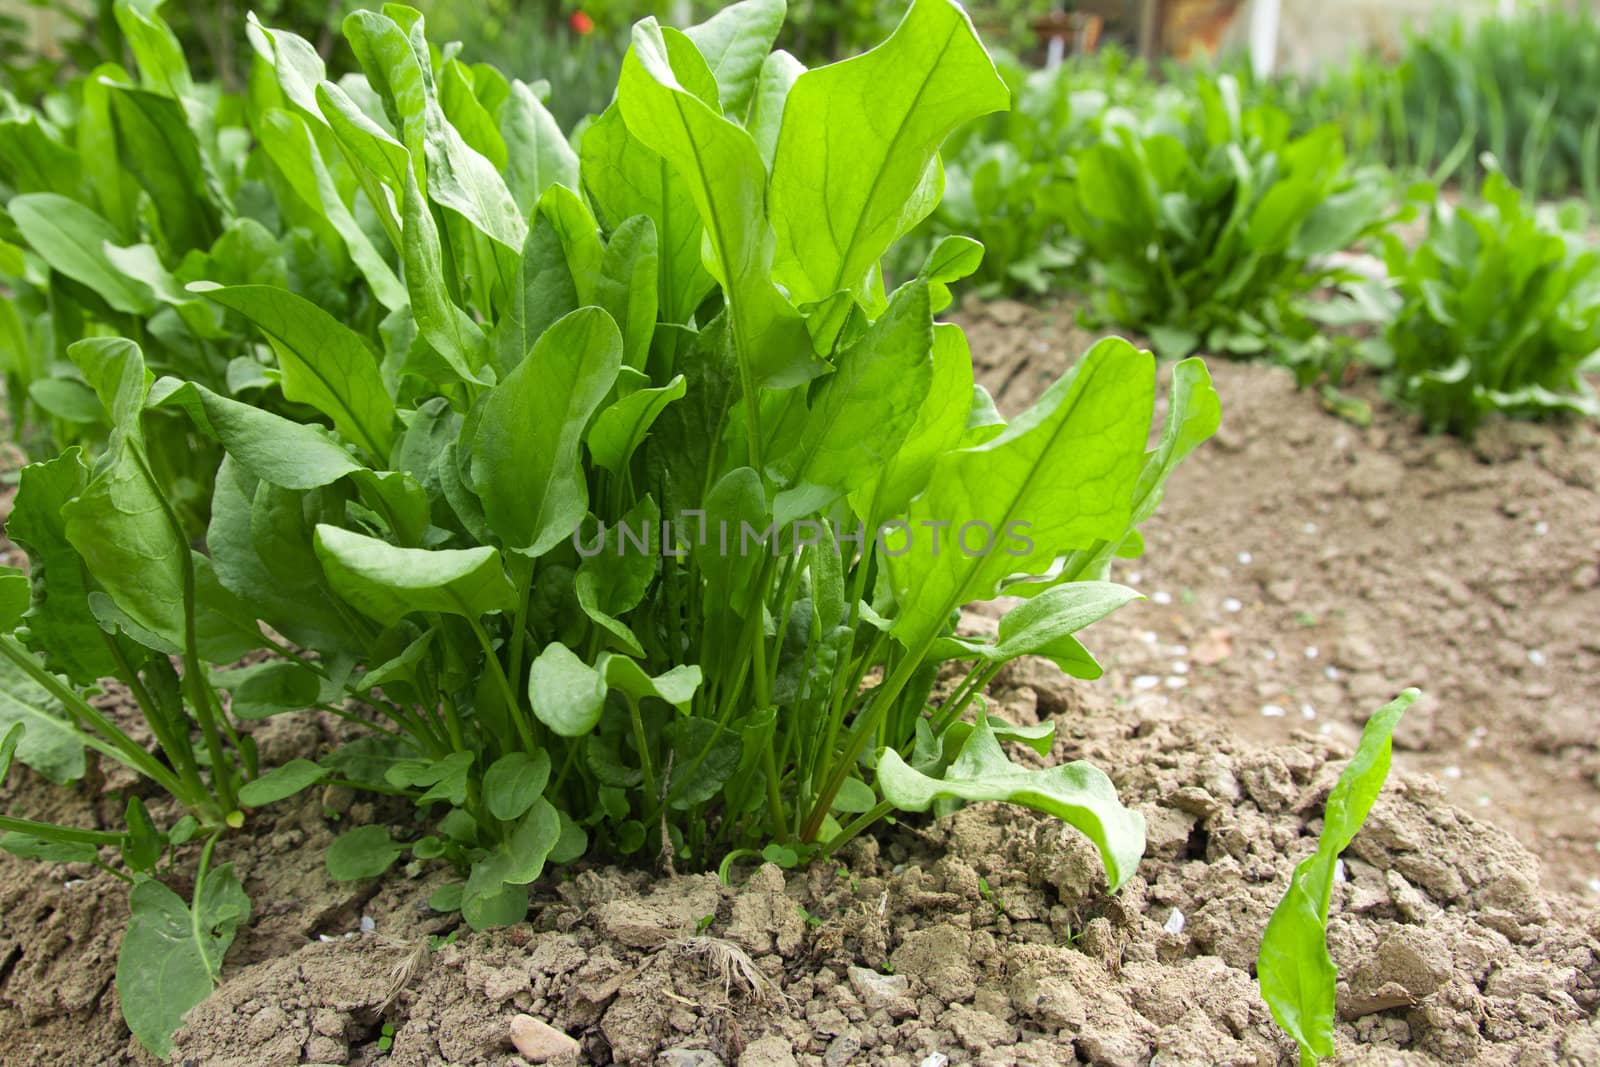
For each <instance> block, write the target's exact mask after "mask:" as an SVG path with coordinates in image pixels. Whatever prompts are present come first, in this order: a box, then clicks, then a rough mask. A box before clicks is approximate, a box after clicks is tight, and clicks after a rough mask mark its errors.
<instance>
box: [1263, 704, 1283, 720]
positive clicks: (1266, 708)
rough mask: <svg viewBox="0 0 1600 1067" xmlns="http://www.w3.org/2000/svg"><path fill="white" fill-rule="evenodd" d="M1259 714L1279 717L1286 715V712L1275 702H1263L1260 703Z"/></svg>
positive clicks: (1274, 717)
mask: <svg viewBox="0 0 1600 1067" xmlns="http://www.w3.org/2000/svg"><path fill="white" fill-rule="evenodd" d="M1261 714H1262V716H1263V717H1264V718H1268V719H1281V718H1283V717H1284V716H1285V715H1287V714H1288V712H1286V711H1284V710H1283V708H1281V707H1279V706H1278V705H1277V704H1263V705H1261Z"/></svg>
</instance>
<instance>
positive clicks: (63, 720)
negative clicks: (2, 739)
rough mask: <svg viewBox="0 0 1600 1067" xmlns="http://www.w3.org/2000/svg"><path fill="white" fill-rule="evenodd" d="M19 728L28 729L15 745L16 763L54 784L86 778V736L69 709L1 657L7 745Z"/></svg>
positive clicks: (0, 720) (0, 698)
mask: <svg viewBox="0 0 1600 1067" xmlns="http://www.w3.org/2000/svg"><path fill="white" fill-rule="evenodd" d="M0 640H4V639H3V638H0ZM12 647H15V646H12ZM17 727H24V728H25V729H26V732H25V733H23V734H22V735H21V738H20V740H18V741H16V747H15V750H14V751H15V753H16V758H17V759H19V760H21V761H22V762H23V763H25V764H27V765H28V766H29V767H32V768H33V769H34V770H35V771H38V772H39V773H40V774H42V775H44V776H45V777H46V778H48V779H50V780H51V781H52V782H72V781H76V780H78V779H79V778H82V777H83V770H84V762H83V735H82V734H80V733H79V732H78V729H77V728H76V727H75V726H73V724H72V720H71V718H70V717H69V716H68V713H67V709H66V708H64V707H62V706H61V702H60V701H59V700H57V699H56V698H55V697H53V696H51V695H50V694H49V693H48V692H47V691H46V690H45V688H44V687H43V686H41V685H40V684H39V683H38V682H36V681H34V680H33V679H32V678H30V677H28V676H27V675H26V674H24V673H23V671H22V668H21V667H19V666H17V665H16V664H15V663H13V662H12V661H11V659H10V658H9V657H0V734H4V735H6V741H7V743H8V744H10V743H11V742H12V741H13V738H12V736H11V731H12V730H13V729H15V728H17Z"/></svg>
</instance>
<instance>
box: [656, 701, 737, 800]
mask: <svg viewBox="0 0 1600 1067" xmlns="http://www.w3.org/2000/svg"><path fill="white" fill-rule="evenodd" d="M667 738H668V740H669V741H670V742H671V744H672V749H673V753H674V760H673V766H674V768H676V769H677V771H680V772H682V773H676V772H675V773H674V774H673V775H672V787H671V790H670V792H669V793H668V794H667V803H668V804H669V805H671V806H672V807H673V808H674V809H676V810H678V811H687V810H688V809H689V808H692V807H694V806H695V805H697V804H704V803H705V802H706V801H708V800H710V799H711V798H712V797H714V796H716V795H717V794H718V793H720V792H722V787H723V786H724V785H726V784H727V783H728V781H729V780H730V779H731V778H732V777H733V776H734V774H735V773H736V772H737V771H738V770H739V761H740V757H741V756H742V755H743V754H744V743H743V741H742V740H741V739H740V737H739V734H738V733H737V732H736V731H734V730H721V731H719V730H718V729H717V724H716V723H715V722H713V721H712V720H711V719H703V718H700V717H698V716H690V717H688V718H682V719H676V720H674V721H673V723H672V725H671V726H669V727H667ZM708 746H709V747H708ZM702 752H703V753H704V754H705V758H704V759H699V757H700V755H701V753H702ZM696 760H699V762H698V763H696ZM690 768H693V769H694V773H693V774H690V773H688V772H689V769H690Z"/></svg>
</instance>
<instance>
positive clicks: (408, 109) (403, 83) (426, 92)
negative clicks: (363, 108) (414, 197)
mask: <svg viewBox="0 0 1600 1067" xmlns="http://www.w3.org/2000/svg"><path fill="white" fill-rule="evenodd" d="M344 36H345V40H347V41H348V42H349V43H350V50H351V51H352V52H354V53H355V57H356V61H357V62H358V63H360V64H361V69H362V70H363V71H364V72H365V73H366V75H367V81H368V83H370V84H371V86H372V88H373V89H374V90H375V91H376V92H377V94H378V97H379V99H381V100H382V101H383V110H384V113H385V114H386V115H387V116H388V118H389V124H390V126H391V127H392V128H393V129H395V130H397V131H399V135H400V143H401V144H402V145H404V146H405V149H406V151H407V152H408V153H409V154H410V162H411V167H412V168H413V172H414V173H415V175H416V177H417V179H418V180H419V181H421V180H423V177H424V175H425V173H426V171H425V169H424V168H425V166H426V164H425V162H424V161H425V160H426V158H427V157H426V154H425V151H426V150H425V148H424V147H423V145H424V129H425V127H426V124H427V112H428V98H429V96H430V94H431V92H432V84H431V83H432V79H433V75H432V72H431V71H430V70H429V69H428V67H427V65H426V63H425V62H419V60H418V58H417V53H416V51H415V49H414V48H413V47H412V44H411V41H410V40H409V39H408V38H407V37H406V34H405V31H404V30H402V29H401V28H400V26H399V24H398V23H396V22H395V21H394V20H393V19H391V18H388V17H387V16H386V15H383V14H379V13H378V12H376V11H362V10H357V11H352V12H351V13H350V14H349V15H347V16H345V20H344ZM399 191H400V187H399V186H396V187H395V192H396V194H397V195H398V193H399ZM430 191H431V189H430Z"/></svg>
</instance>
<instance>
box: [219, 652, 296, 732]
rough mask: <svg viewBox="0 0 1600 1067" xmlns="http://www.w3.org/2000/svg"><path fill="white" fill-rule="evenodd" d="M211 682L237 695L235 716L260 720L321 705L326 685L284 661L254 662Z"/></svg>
mask: <svg viewBox="0 0 1600 1067" xmlns="http://www.w3.org/2000/svg"><path fill="white" fill-rule="evenodd" d="M211 683H212V684H213V685H215V686H216V687H217V688H218V689H225V690H227V691H228V692H229V693H231V694H232V695H233V708H232V710H233V713H234V714H235V715H237V716H238V717H239V718H241V719H260V718H264V717H265V716H266V715H271V714H276V713H277V712H280V711H298V710H300V709H302V708H308V707H310V706H311V705H313V704H315V703H317V701H318V700H319V699H320V697H321V694H322V683H321V680H320V679H318V678H317V676H316V675H315V674H313V673H312V672H311V671H310V670H309V669H307V668H306V667H303V666H301V665H300V664H298V663H290V662H286V661H284V660H268V661H267V662H265V663H252V664H250V665H248V666H245V667H237V668H235V669H233V670H230V671H222V672H219V673H216V674H213V675H212V676H211Z"/></svg>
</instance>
